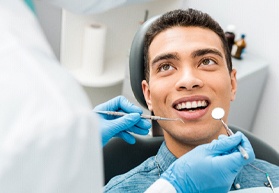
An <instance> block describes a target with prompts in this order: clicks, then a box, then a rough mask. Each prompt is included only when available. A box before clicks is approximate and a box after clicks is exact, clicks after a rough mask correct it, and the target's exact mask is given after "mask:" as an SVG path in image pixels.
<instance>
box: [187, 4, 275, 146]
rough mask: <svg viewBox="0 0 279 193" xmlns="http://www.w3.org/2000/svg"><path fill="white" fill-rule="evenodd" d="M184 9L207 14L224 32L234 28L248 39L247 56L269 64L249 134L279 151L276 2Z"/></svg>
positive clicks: (204, 5) (208, 5) (191, 5)
mask: <svg viewBox="0 0 279 193" xmlns="http://www.w3.org/2000/svg"><path fill="white" fill-rule="evenodd" d="M186 7H192V8H196V9H199V10H201V11H204V12H207V13H209V14H210V15H211V16H212V17H213V18H214V19H216V20H217V21H218V22H219V23H220V24H221V26H222V27H223V28H226V26H227V25H228V24H235V25H236V27H237V28H236V32H237V33H245V34H246V36H247V39H246V40H247V44H248V46H247V49H246V52H250V53H254V54H256V55H258V56H260V57H262V58H264V59H265V60H267V61H269V63H270V67H269V75H268V80H267V84H266V87H265V90H264V92H263V96H262V101H261V103H260V104H258V105H259V108H258V112H257V116H256V120H255V123H254V126H253V128H252V132H253V133H254V134H256V135H257V136H260V137H261V138H262V139H263V140H265V141H266V142H267V143H269V144H270V145H272V146H273V147H274V148H275V149H277V151H279V140H278V136H279V124H278V118H279V100H278V98H279V84H278V83H279V76H278V72H279V53H278V52H279V1H277V0H269V1H264V0H245V1H243V0H188V1H187V3H186Z"/></svg>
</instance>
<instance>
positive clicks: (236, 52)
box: [231, 34, 246, 59]
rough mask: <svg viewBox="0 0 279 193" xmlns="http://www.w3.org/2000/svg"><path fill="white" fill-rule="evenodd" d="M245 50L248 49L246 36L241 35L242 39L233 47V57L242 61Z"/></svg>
mask: <svg viewBox="0 0 279 193" xmlns="http://www.w3.org/2000/svg"><path fill="white" fill-rule="evenodd" d="M244 48H246V41H245V34H241V38H240V39H239V40H237V41H236V42H235V43H234V45H233V46H232V51H231V55H232V56H233V57H234V58H236V59H241V55H242V53H243V50H244Z"/></svg>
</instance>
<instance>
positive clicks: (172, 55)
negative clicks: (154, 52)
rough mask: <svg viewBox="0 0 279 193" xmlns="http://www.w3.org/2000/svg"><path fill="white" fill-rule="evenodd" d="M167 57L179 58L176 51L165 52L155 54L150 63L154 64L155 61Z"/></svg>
mask: <svg viewBox="0 0 279 193" xmlns="http://www.w3.org/2000/svg"><path fill="white" fill-rule="evenodd" d="M167 59H174V60H179V57H178V55H177V54H176V53H167V54H161V55H159V56H156V57H155V58H154V59H153V60H152V61H151V64H152V65H153V64H155V63H156V62H158V61H160V60H167Z"/></svg>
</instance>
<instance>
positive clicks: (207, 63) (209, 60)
mask: <svg viewBox="0 0 279 193" xmlns="http://www.w3.org/2000/svg"><path fill="white" fill-rule="evenodd" d="M201 64H203V65H206V66H208V65H212V64H216V62H215V61H214V60H212V59H209V58H207V59H204V60H203V61H202V63H201Z"/></svg>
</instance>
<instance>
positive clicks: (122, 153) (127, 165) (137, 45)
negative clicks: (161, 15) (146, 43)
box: [103, 16, 279, 184]
mask: <svg viewBox="0 0 279 193" xmlns="http://www.w3.org/2000/svg"><path fill="white" fill-rule="evenodd" d="M156 18H158V16H157V17H154V18H151V19H149V20H148V21H146V22H145V23H144V24H143V25H142V26H141V28H140V29H139V30H138V32H137V33H136V35H135V37H134V40H133V43H132V46H131V51H130V61H129V67H130V81H131V87H132V90H133V93H134V96H135V98H136V99H137V101H138V102H139V103H140V104H141V105H142V106H143V107H145V108H147V105H146V102H145V99H144V96H143V93H142V88H141V81H142V80H143V79H144V66H143V61H144V59H143V39H144V35H145V33H146V31H147V28H148V27H149V26H150V24H151V23H152V22H153V21H154V20H155V19H156ZM229 128H230V129H231V130H232V131H233V132H234V133H235V132H237V131H241V132H242V133H243V134H244V135H245V136H246V137H247V138H248V139H249V141H250V142H251V144H252V146H253V149H254V152H255V155H256V158H258V159H262V160H266V161H268V162H270V163H273V164H275V165H278V166H279V153H278V152H277V151H276V150H275V149H273V148H272V147H271V146H270V145H268V144H267V143H265V142H264V141H262V140H261V139H260V138H258V137H256V136H255V135H253V134H252V133H251V132H249V131H247V130H244V129H242V128H239V127H237V126H234V125H229ZM135 138H136V144H134V145H130V144H127V143H126V142H124V141H123V140H122V139H120V138H114V139H112V140H111V141H110V142H109V143H108V144H107V145H106V146H105V147H104V148H103V156H104V172H105V184H106V183H107V182H108V181H109V180H110V179H111V178H112V177H114V176H116V175H119V174H123V173H126V172H128V171H129V170H131V169H132V168H134V167H136V166H138V165H139V164H141V163H142V162H143V161H145V160H146V159H147V158H149V157H151V156H154V155H156V154H157V151H158V150H159V148H160V146H161V144H162V142H163V141H164V137H163V132H162V129H161V128H160V126H159V124H158V123H157V122H156V121H152V136H138V135H135Z"/></svg>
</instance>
